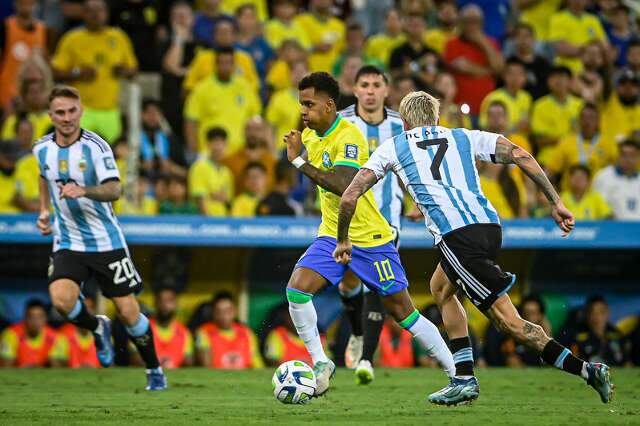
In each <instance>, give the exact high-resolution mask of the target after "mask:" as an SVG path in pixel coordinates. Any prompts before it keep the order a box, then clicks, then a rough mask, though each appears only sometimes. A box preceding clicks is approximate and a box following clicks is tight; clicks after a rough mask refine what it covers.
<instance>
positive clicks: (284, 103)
mask: <svg viewBox="0 0 640 426" xmlns="http://www.w3.org/2000/svg"><path fill="white" fill-rule="evenodd" d="M266 116H267V121H268V122H269V123H271V125H272V126H273V127H274V128H275V129H276V139H275V141H274V142H275V145H276V150H277V151H280V150H282V149H283V148H285V143H284V139H283V138H284V135H286V134H287V133H289V132H290V131H291V129H297V128H299V127H298V126H299V125H300V103H299V102H298V93H297V92H294V91H293V89H284V90H278V91H277V92H275V93H274V94H273V96H271V100H270V101H269V105H268V106H267V110H266Z"/></svg>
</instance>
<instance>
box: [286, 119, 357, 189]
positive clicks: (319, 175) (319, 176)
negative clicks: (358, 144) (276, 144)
mask: <svg viewBox="0 0 640 426" xmlns="http://www.w3.org/2000/svg"><path fill="white" fill-rule="evenodd" d="M284 141H285V143H286V144H287V158H288V159H289V161H291V162H292V163H293V165H294V166H296V167H297V168H298V170H300V171H301V172H302V173H304V174H305V175H306V176H307V177H309V179H311V180H312V181H314V182H315V183H316V184H317V185H320V187H322V188H324V189H326V190H327V191H330V192H333V193H334V194H336V195H342V193H343V192H344V190H345V189H347V186H349V184H350V183H351V181H352V180H353V177H354V176H355V175H356V173H357V172H358V169H356V168H354V167H349V166H335V167H334V168H333V170H331V171H328V170H326V171H325V170H320V169H318V168H317V167H314V166H312V165H311V164H309V163H307V162H306V161H304V160H301V161H302V163H301V164H296V162H295V161H298V160H296V159H297V158H299V157H300V153H301V152H302V136H301V134H300V132H299V131H298V130H292V131H290V132H289V133H288V134H287V135H285V137H284Z"/></svg>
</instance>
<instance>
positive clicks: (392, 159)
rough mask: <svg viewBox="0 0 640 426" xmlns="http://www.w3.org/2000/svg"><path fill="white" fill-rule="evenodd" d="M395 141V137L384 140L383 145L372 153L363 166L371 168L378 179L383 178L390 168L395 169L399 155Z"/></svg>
mask: <svg viewBox="0 0 640 426" xmlns="http://www.w3.org/2000/svg"><path fill="white" fill-rule="evenodd" d="M394 143H395V142H394V140H393V138H389V139H387V140H386V141H384V142H383V143H382V145H380V146H379V147H378V148H377V149H376V150H375V151H373V154H371V157H370V158H369V160H368V161H367V162H366V163H365V164H364V166H362V168H363V169H369V170H371V171H372V172H373V173H375V174H376V177H377V178H378V179H382V178H383V177H384V175H386V174H387V172H388V171H389V170H393V169H395V166H396V164H397V157H396V155H395V149H394Z"/></svg>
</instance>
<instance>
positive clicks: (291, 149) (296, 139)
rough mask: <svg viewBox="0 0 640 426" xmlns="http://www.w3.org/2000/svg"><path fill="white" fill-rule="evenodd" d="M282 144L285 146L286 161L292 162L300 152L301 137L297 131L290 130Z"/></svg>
mask: <svg viewBox="0 0 640 426" xmlns="http://www.w3.org/2000/svg"><path fill="white" fill-rule="evenodd" d="M284 143H286V144H287V159H288V160H289V161H293V159H294V158H296V157H299V156H300V153H301V152H302V135H301V133H300V131H299V130H292V131H290V132H289V133H287V134H286V135H284Z"/></svg>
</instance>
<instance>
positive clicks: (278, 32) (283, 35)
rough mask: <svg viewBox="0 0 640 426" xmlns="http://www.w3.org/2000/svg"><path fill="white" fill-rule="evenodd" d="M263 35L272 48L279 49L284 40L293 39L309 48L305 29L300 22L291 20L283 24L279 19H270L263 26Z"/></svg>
mask: <svg viewBox="0 0 640 426" xmlns="http://www.w3.org/2000/svg"><path fill="white" fill-rule="evenodd" d="M264 37H265V38H266V39H267V42H268V43H269V45H270V46H271V47H273V48H274V49H279V48H280V46H281V45H282V42H284V41H285V40H289V39H292V40H295V41H297V42H298V43H299V44H300V46H302V47H303V48H305V49H308V48H309V40H308V39H307V31H306V30H305V29H304V27H302V26H301V25H300V22H298V21H296V20H293V21H291V22H290V23H289V24H285V23H284V22H282V21H281V20H279V19H270V20H269V21H268V22H267V24H266V25H265V27H264Z"/></svg>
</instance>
